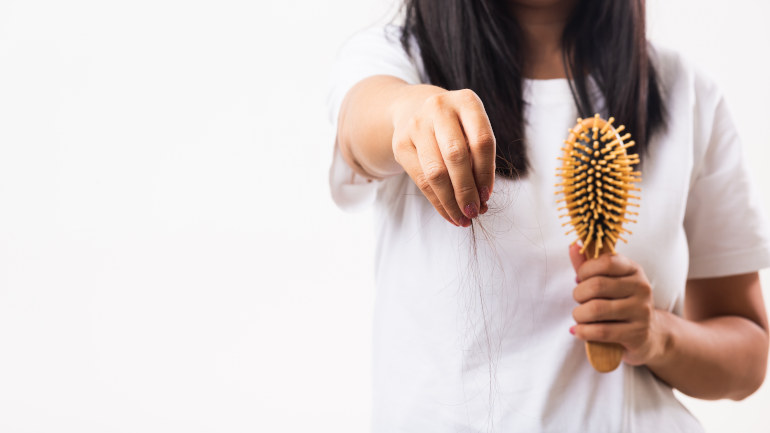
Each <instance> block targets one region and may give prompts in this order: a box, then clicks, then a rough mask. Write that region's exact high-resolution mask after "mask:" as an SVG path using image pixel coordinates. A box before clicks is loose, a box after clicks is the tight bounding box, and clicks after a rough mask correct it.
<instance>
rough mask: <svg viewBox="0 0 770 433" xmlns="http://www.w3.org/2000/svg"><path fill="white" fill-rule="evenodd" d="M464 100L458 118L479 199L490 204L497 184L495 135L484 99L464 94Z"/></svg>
mask: <svg viewBox="0 0 770 433" xmlns="http://www.w3.org/2000/svg"><path fill="white" fill-rule="evenodd" d="M460 97H461V98H463V101H462V103H461V104H459V109H458V110H457V115H458V117H459V118H460V123H461V124H462V127H463V130H464V131H465V137H466V138H467V140H468V146H469V147H470V153H471V164H472V166H473V176H474V178H475V180H476V187H477V188H478V190H479V198H480V199H481V202H482V203H484V202H486V201H487V200H489V195H490V194H491V193H492V188H493V187H494V182H495V157H496V150H497V149H496V143H495V134H494V132H493V131H492V125H491V124H490V123H489V117H488V116H487V112H486V111H485V110H484V104H483V103H482V102H481V99H479V97H478V96H477V95H476V94H475V93H474V92H473V91H471V90H468V91H467V92H464V93H461V94H460Z"/></svg>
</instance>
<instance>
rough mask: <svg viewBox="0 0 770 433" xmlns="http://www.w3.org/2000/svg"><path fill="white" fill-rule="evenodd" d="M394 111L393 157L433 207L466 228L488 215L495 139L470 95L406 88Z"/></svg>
mask: <svg viewBox="0 0 770 433" xmlns="http://www.w3.org/2000/svg"><path fill="white" fill-rule="evenodd" d="M405 90H406V91H405V92H404V93H403V94H402V95H401V96H400V97H399V98H398V101H397V102H396V104H395V105H394V108H393V110H394V111H393V120H394V121H393V142H392V144H393V155H394V157H395V159H396V162H398V163H399V164H400V165H401V166H402V167H403V168H404V170H405V171H406V173H407V174H409V176H410V177H411V178H412V180H413V181H414V183H415V184H416V185H417V187H419V188H420V190H421V191H422V193H423V194H424V195H425V197H426V198H427V199H428V200H429V201H430V202H431V204H432V205H433V207H435V208H436V210H437V211H438V212H439V213H440V214H441V215H442V216H443V217H444V218H445V219H446V220H447V221H449V222H450V223H452V224H455V225H458V226H462V227H468V226H470V224H471V219H473V218H475V217H476V216H478V215H479V213H482V214H483V213H484V212H486V210H487V204H486V202H487V200H489V196H490V194H491V193H492V188H493V185H494V176H495V135H494V133H493V132H492V126H491V125H490V123H489V118H488V117H487V113H486V111H485V110H484V105H483V104H482V102H481V100H480V99H479V97H478V96H477V95H476V93H474V92H473V91H472V90H469V89H463V90H455V91H448V90H445V89H441V88H439V87H435V86H429V85H419V86H409V89H405Z"/></svg>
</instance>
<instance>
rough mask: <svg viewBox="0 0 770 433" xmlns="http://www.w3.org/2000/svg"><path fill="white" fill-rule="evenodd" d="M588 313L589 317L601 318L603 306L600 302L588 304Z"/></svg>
mask: <svg viewBox="0 0 770 433" xmlns="http://www.w3.org/2000/svg"><path fill="white" fill-rule="evenodd" d="M588 308H589V311H590V312H591V317H594V318H596V317H599V316H601V314H602V312H604V305H602V303H601V302H600V301H594V302H591V303H589V304H588Z"/></svg>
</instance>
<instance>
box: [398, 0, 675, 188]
mask: <svg viewBox="0 0 770 433" xmlns="http://www.w3.org/2000/svg"><path fill="white" fill-rule="evenodd" d="M404 11H405V22H404V30H403V33H402V36H401V43H402V45H403V46H404V48H405V49H406V50H407V51H409V49H410V38H411V37H414V38H415V40H416V42H417V46H418V47H419V50H420V55H421V57H422V62H423V65H424V67H425V72H426V74H427V76H428V78H429V80H430V82H431V84H434V85H437V86H440V87H443V88H446V89H448V90H457V89H464V88H469V89H471V90H473V91H474V92H476V94H478V95H479V97H480V98H481V100H482V102H483V103H484V107H485V109H486V111H487V115H488V116H489V120H490V122H491V124H492V129H493V130H494V133H495V138H496V140H497V158H498V160H497V173H498V174H500V175H503V176H508V177H518V176H522V175H524V174H526V172H527V165H528V164H527V156H526V152H525V147H524V138H525V137H524V107H525V102H524V100H523V98H522V96H523V81H522V79H523V78H522V74H523V71H524V59H523V56H522V55H521V53H522V47H523V44H522V32H521V29H520V27H519V26H518V24H517V23H516V20H515V19H514V18H513V17H512V16H511V14H510V13H509V12H508V10H507V9H506V6H505V1H504V0H405V1H404ZM562 50H563V53H564V64H565V72H566V74H567V77H568V78H570V88H571V89H572V95H573V99H574V101H575V105H576V106H577V110H578V113H579V115H580V116H582V117H587V116H593V114H594V110H596V108H597V107H594V102H595V101H592V100H591V98H590V94H589V90H588V76H589V75H590V77H592V78H593V79H594V81H595V82H596V84H597V85H598V88H599V90H600V91H601V92H602V94H603V96H604V100H605V107H604V108H605V109H604V110H603V111H605V113H602V114H604V115H605V116H607V115H609V114H611V115H612V116H614V117H615V118H616V119H617V121H618V123H617V124H620V123H622V124H625V125H626V130H627V131H631V132H632V134H633V137H634V140H635V141H636V143H637V146H638V148H637V150H636V151H637V153H639V155H640V157H642V158H643V154H644V153H646V151H647V148H648V143H649V138H650V137H651V136H652V134H653V133H655V132H656V131H657V130H659V129H660V128H662V127H663V126H664V119H665V107H664V106H663V99H662V97H661V90H660V89H659V88H658V76H657V74H656V71H655V68H654V67H653V65H652V63H651V62H650V56H649V53H648V51H649V48H648V43H647V39H646V35H645V1H644V0H583V1H580V2H578V4H577V5H576V7H575V9H574V11H573V13H572V16H571V17H570V19H569V22H568V23H567V25H566V27H565V29H564V35H563V39H562ZM412 54H414V53H412Z"/></svg>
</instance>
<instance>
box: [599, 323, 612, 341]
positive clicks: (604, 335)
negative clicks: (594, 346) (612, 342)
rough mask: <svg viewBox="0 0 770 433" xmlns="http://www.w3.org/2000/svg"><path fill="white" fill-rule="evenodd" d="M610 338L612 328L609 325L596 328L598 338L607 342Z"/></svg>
mask: <svg viewBox="0 0 770 433" xmlns="http://www.w3.org/2000/svg"><path fill="white" fill-rule="evenodd" d="M609 337H610V328H609V327H608V326H607V325H598V326H597V327H596V338H597V339H599V340H606V339H608V338H609Z"/></svg>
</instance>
